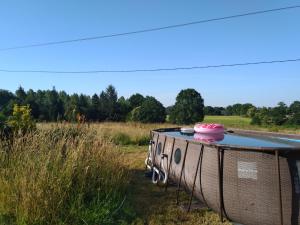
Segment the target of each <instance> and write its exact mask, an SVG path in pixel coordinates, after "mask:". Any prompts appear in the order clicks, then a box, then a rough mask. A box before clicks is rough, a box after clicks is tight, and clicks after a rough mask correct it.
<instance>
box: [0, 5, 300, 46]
mask: <svg viewBox="0 0 300 225" xmlns="http://www.w3.org/2000/svg"><path fill="white" fill-rule="evenodd" d="M296 8H300V5H295V6H288V7H282V8H275V9H268V10H263V11H254V12H248V13H243V14H236V15H231V16H224V17H218V18H212V19H205V20H198V21H192V22H188V23H180V24H174V25H169V26H163V27H155V28H149V29H142V30H136V31H129V32H123V33H114V34H107V35H101V36H92V37H83V38H76V39H69V40H62V41H52V42H44V43H34V44H28V45H20V46H14V47H7V48H0V51H8V50H15V49H23V48H33V47H42V46H49V45H59V44H66V43H72V42H81V41H91V40H97V39H104V38H113V37H119V36H128V35H133V34H141V33H148V32H154V31H160V30H166V29H174V28H179V27H186V26H191V25H197V24H202V23H209V22H214V21H220V20H229V19H234V18H239V17H245V16H253V15H258V14H264V13H271V12H278V11H283V10H290V9H296Z"/></svg>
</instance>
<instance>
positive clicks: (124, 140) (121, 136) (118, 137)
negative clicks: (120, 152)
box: [112, 132, 132, 145]
mask: <svg viewBox="0 0 300 225" xmlns="http://www.w3.org/2000/svg"><path fill="white" fill-rule="evenodd" d="M112 142H113V143H114V144H116V145H130V144H131V143H132V141H131V139H130V137H129V135H128V134H125V133H122V132H118V133H116V134H114V135H113V136H112Z"/></svg>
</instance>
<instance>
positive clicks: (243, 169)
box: [238, 161, 257, 180]
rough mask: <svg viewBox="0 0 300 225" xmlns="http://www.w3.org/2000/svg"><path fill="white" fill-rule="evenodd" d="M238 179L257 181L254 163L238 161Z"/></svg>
mask: <svg viewBox="0 0 300 225" xmlns="http://www.w3.org/2000/svg"><path fill="white" fill-rule="evenodd" d="M238 178H246V179H254V180H257V168H256V162H242V161H238Z"/></svg>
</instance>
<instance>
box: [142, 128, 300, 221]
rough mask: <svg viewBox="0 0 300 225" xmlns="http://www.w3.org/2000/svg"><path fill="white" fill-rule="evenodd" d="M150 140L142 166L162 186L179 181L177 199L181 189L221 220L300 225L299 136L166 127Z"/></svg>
mask: <svg viewBox="0 0 300 225" xmlns="http://www.w3.org/2000/svg"><path fill="white" fill-rule="evenodd" d="M151 139H152V141H151V145H150V147H149V154H148V158H147V160H146V163H147V164H148V167H150V168H151V169H152V170H153V171H154V176H153V178H154V180H155V173H156V172H157V177H158V174H161V177H162V178H161V180H163V181H164V182H165V183H166V185H168V181H169V180H170V179H171V180H172V181H174V182H176V183H177V185H178V192H177V193H178V194H177V199H178V198H179V191H180V190H181V189H185V190H187V191H188V192H189V193H190V194H191V199H192V198H193V196H194V197H196V198H198V199H199V200H200V201H201V202H203V203H204V204H206V205H207V206H208V207H209V208H211V209H213V210H214V211H216V212H218V213H219V214H220V216H221V218H223V217H226V218H227V219H229V220H231V221H235V222H238V223H241V224H245V225H260V224H261V225H275V224H287V225H294V224H300V218H299V217H300V216H299V213H300V210H299V206H300V201H299V200H300V136H298V135H286V134H278V133H269V132H257V131H245V130H233V131H227V132H225V134H224V135H223V134H221V135H212V136H207V135H201V134H192V135H190V134H189V135H185V134H182V133H181V132H180V129H179V128H170V129H169V128H167V129H158V130H154V131H152V132H151ZM158 182H159V181H158ZM190 202H191V201H190Z"/></svg>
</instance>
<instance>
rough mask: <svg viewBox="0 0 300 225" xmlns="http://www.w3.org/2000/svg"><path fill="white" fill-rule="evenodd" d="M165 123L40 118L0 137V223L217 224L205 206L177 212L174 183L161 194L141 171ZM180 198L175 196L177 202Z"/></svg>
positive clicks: (246, 125) (239, 124)
mask: <svg viewBox="0 0 300 225" xmlns="http://www.w3.org/2000/svg"><path fill="white" fill-rule="evenodd" d="M204 122H214V123H223V124H224V125H225V126H226V127H227V128H243V129H256V130H257V129H258V130H271V128H261V127H257V126H252V125H250V120H249V119H248V118H241V117H232V116H231V117H228V116H226V117H220V116H207V117H205V121H204ZM172 126H174V125H170V124H140V123H109V122H105V123H93V124H84V125H81V126H80V127H78V126H77V125H76V124H61V123H59V124H58V123H47V124H38V125H37V128H38V130H37V131H35V132H34V133H32V134H28V135H26V136H20V137H16V138H15V139H14V141H13V142H12V143H6V142H3V141H2V142H0V224H5V225H13V224H17V225H29V224H30V225H31V224H34V225H42V224H49V225H50V224H51V225H52V224H59V225H71V224H72V225H76V224H89V225H90V224H124V225H126V224H128V225H129V224H137V225H139V224H140V225H142V224H149V225H150V224H151V225H159V224H171V225H172V224H174V225H175V224H178V225H179V224H184V225H189V224H196V225H197V224H198V225H202V224H203V225H204V224H206V225H217V224H221V223H220V221H219V218H218V215H217V214H216V213H214V212H212V211H210V210H209V209H205V208H202V209H196V210H193V211H192V212H190V213H187V212H186V211H184V210H182V209H181V208H180V207H178V206H177V205H176V204H175V197H176V196H175V189H176V188H174V187H170V188H169V189H168V192H164V190H163V189H162V188H160V187H158V186H156V185H153V184H152V183H151V180H150V179H149V178H146V177H145V176H144V172H145V168H144V159H145V157H146V154H147V143H148V141H149V131H150V130H152V129H155V128H159V127H172ZM272 129H273V130H274V128H272ZM278 131H283V132H290V133H300V131H299V129H292V128H290V129H289V128H278ZM187 198H188V196H187V194H185V193H181V199H182V203H183V204H185V203H186V200H187ZM225 224H229V223H228V222H227V223H225Z"/></svg>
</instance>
